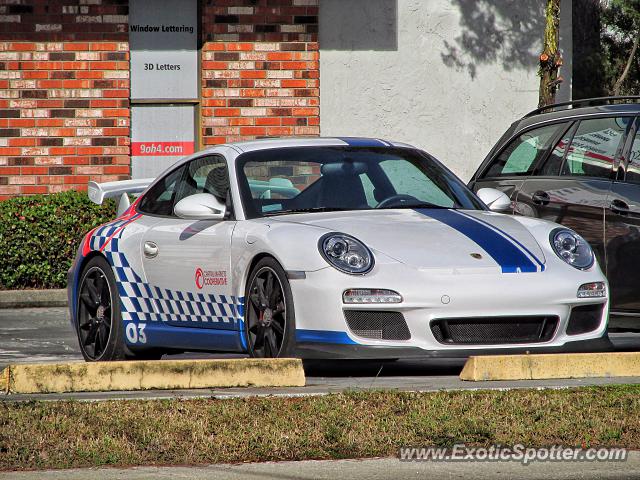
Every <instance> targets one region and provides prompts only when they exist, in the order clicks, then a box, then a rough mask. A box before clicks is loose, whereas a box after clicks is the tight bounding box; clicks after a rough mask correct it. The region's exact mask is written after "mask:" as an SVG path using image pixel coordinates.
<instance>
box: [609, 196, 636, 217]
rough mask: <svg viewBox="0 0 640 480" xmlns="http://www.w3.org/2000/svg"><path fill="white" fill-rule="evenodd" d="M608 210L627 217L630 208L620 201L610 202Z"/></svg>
mask: <svg viewBox="0 0 640 480" xmlns="http://www.w3.org/2000/svg"><path fill="white" fill-rule="evenodd" d="M609 210H611V211H612V212H613V213H617V214H618V215H627V214H628V213H629V212H630V211H631V208H630V207H629V204H627V202H623V201H622V200H617V199H616V200H612V201H611V203H610V204H609Z"/></svg>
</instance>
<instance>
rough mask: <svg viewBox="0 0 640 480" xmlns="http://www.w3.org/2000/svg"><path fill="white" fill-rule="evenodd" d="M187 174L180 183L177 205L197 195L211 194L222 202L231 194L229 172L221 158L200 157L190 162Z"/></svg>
mask: <svg viewBox="0 0 640 480" xmlns="http://www.w3.org/2000/svg"><path fill="white" fill-rule="evenodd" d="M186 168H187V172H186V174H185V176H184V177H183V179H182V180H181V181H180V182H179V185H178V188H177V194H176V200H175V203H178V202H179V201H180V200H182V199H183V198H185V197H188V196H190V195H195V194H196V193H210V194H211V195H213V196H215V197H216V198H217V199H218V200H220V201H221V202H224V201H226V199H227V193H228V192H229V171H228V170H227V163H226V161H225V159H224V158H222V157H220V156H212V157H200V158H196V159H195V160H192V161H190V162H189V163H188V164H187V166H186Z"/></svg>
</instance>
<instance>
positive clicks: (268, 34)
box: [0, 0, 320, 200]
mask: <svg viewBox="0 0 640 480" xmlns="http://www.w3.org/2000/svg"><path fill="white" fill-rule="evenodd" d="M200 1H201V11H202V20H201V33H202V55H201V59H202V62H201V64H202V90H201V96H202V104H201V116H202V119H201V132H200V133H201V137H202V143H203V144H205V145H213V144H219V143H223V142H231V141H236V140H242V139H251V138H256V137H262V136H289V135H319V133H320V126H319V124H320V122H319V70H318V68H319V67H318V40H317V36H318V33H317V32H318V0H200ZM128 11H129V9H128V0H67V1H65V2H58V1H55V2H54V1H49V0H0V200H1V199H4V198H7V197H9V196H13V195H21V194H34V193H52V192H58V191H62V190H67V189H86V184H87V182H88V181H89V180H96V181H110V180H118V179H124V178H128V177H129V174H130V163H131V160H130V149H129V145H130V108H129V107H130V106H129V45H128V30H127V29H128Z"/></svg>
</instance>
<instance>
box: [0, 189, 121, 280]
mask: <svg viewBox="0 0 640 480" xmlns="http://www.w3.org/2000/svg"><path fill="white" fill-rule="evenodd" d="M114 217H115V202H112V201H109V202H105V203H104V204H103V205H96V204H94V203H92V202H91V201H90V200H89V198H88V197H87V193H86V192H75V191H69V192H63V193H56V194H52V195H35V196H29V197H16V198H10V199H9V200H4V201H1V202H0V289H4V290H6V289H19V288H63V287H64V286H65V285H66V281H67V278H66V277H67V270H68V269H69V267H70V266H71V262H72V261H73V258H74V257H75V254H76V250H77V248H78V246H79V245H80V242H81V240H82V238H83V237H84V235H85V234H86V233H87V232H88V231H89V230H91V229H92V228H94V227H96V226H98V225H100V224H102V223H105V222H107V221H109V220H111V219H113V218H114Z"/></svg>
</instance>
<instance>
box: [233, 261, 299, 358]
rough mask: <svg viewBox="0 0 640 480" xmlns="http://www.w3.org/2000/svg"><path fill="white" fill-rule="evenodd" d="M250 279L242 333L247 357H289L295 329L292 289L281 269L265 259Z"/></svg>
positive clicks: (273, 262) (256, 267) (260, 262)
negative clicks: (246, 346)
mask: <svg viewBox="0 0 640 480" xmlns="http://www.w3.org/2000/svg"><path fill="white" fill-rule="evenodd" d="M249 278H250V281H249V288H248V289H247V300H246V304H247V308H246V322H245V323H246V325H245V333H246V336H247V342H248V347H249V353H250V355H251V356H252V357H260V358H276V357H284V356H288V355H290V354H291V352H292V351H293V347H294V346H293V344H294V340H293V332H294V331H295V329H294V327H293V324H294V320H293V319H294V316H293V304H292V300H291V289H290V287H289V283H288V281H287V278H286V274H285V272H284V270H283V269H282V267H280V265H279V264H278V263H277V262H276V261H275V260H274V259H272V258H270V257H267V258H264V259H262V260H260V261H259V262H258V264H257V265H256V266H255V268H254V269H253V271H252V273H251V275H250V277H249Z"/></svg>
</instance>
